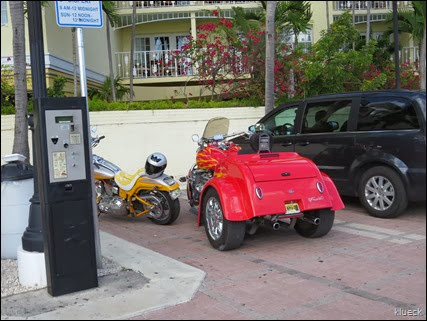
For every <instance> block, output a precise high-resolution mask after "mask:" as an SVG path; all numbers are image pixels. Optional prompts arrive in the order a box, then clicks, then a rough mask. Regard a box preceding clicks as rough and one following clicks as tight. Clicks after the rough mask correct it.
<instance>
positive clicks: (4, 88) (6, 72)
mask: <svg viewBox="0 0 427 321" xmlns="http://www.w3.org/2000/svg"><path fill="white" fill-rule="evenodd" d="M1 70H2V72H1V108H2V110H3V107H8V106H13V105H14V104H15V87H14V86H13V80H12V77H11V76H13V72H12V70H11V69H10V68H9V67H8V66H4V65H2V66H1Z"/></svg>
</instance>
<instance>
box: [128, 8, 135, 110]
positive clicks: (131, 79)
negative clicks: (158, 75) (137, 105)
mask: <svg viewBox="0 0 427 321" xmlns="http://www.w3.org/2000/svg"><path fill="white" fill-rule="evenodd" d="M135 26H136V1H133V3H132V33H131V37H130V61H131V63H130V64H129V66H130V67H129V68H130V71H129V88H130V95H129V97H130V98H129V101H130V102H133V70H134V68H135V61H134V52H135Z"/></svg>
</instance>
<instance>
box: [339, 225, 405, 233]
mask: <svg viewBox="0 0 427 321" xmlns="http://www.w3.org/2000/svg"><path fill="white" fill-rule="evenodd" d="M346 227H350V228H355V229H360V230H365V231H370V232H377V233H382V234H388V235H402V234H405V232H401V231H398V230H391V229H388V228H382V227H377V226H371V225H365V224H359V223H347V224H346Z"/></svg>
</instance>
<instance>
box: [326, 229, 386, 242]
mask: <svg viewBox="0 0 427 321" xmlns="http://www.w3.org/2000/svg"><path fill="white" fill-rule="evenodd" d="M332 229H333V230H335V231H340V232H345V233H349V234H354V235H360V236H366V237H370V238H373V239H377V240H383V239H386V238H388V237H389V236H388V235H384V234H378V233H373V232H368V231H361V230H356V229H353V228H348V227H345V226H334V227H333V228H332Z"/></svg>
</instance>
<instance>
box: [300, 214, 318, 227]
mask: <svg viewBox="0 0 427 321" xmlns="http://www.w3.org/2000/svg"><path fill="white" fill-rule="evenodd" d="M302 219H303V220H304V221H307V222H309V223H311V224H314V225H319V224H320V218H318V217H315V218H311V217H306V216H304V217H303V218H302Z"/></svg>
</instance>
